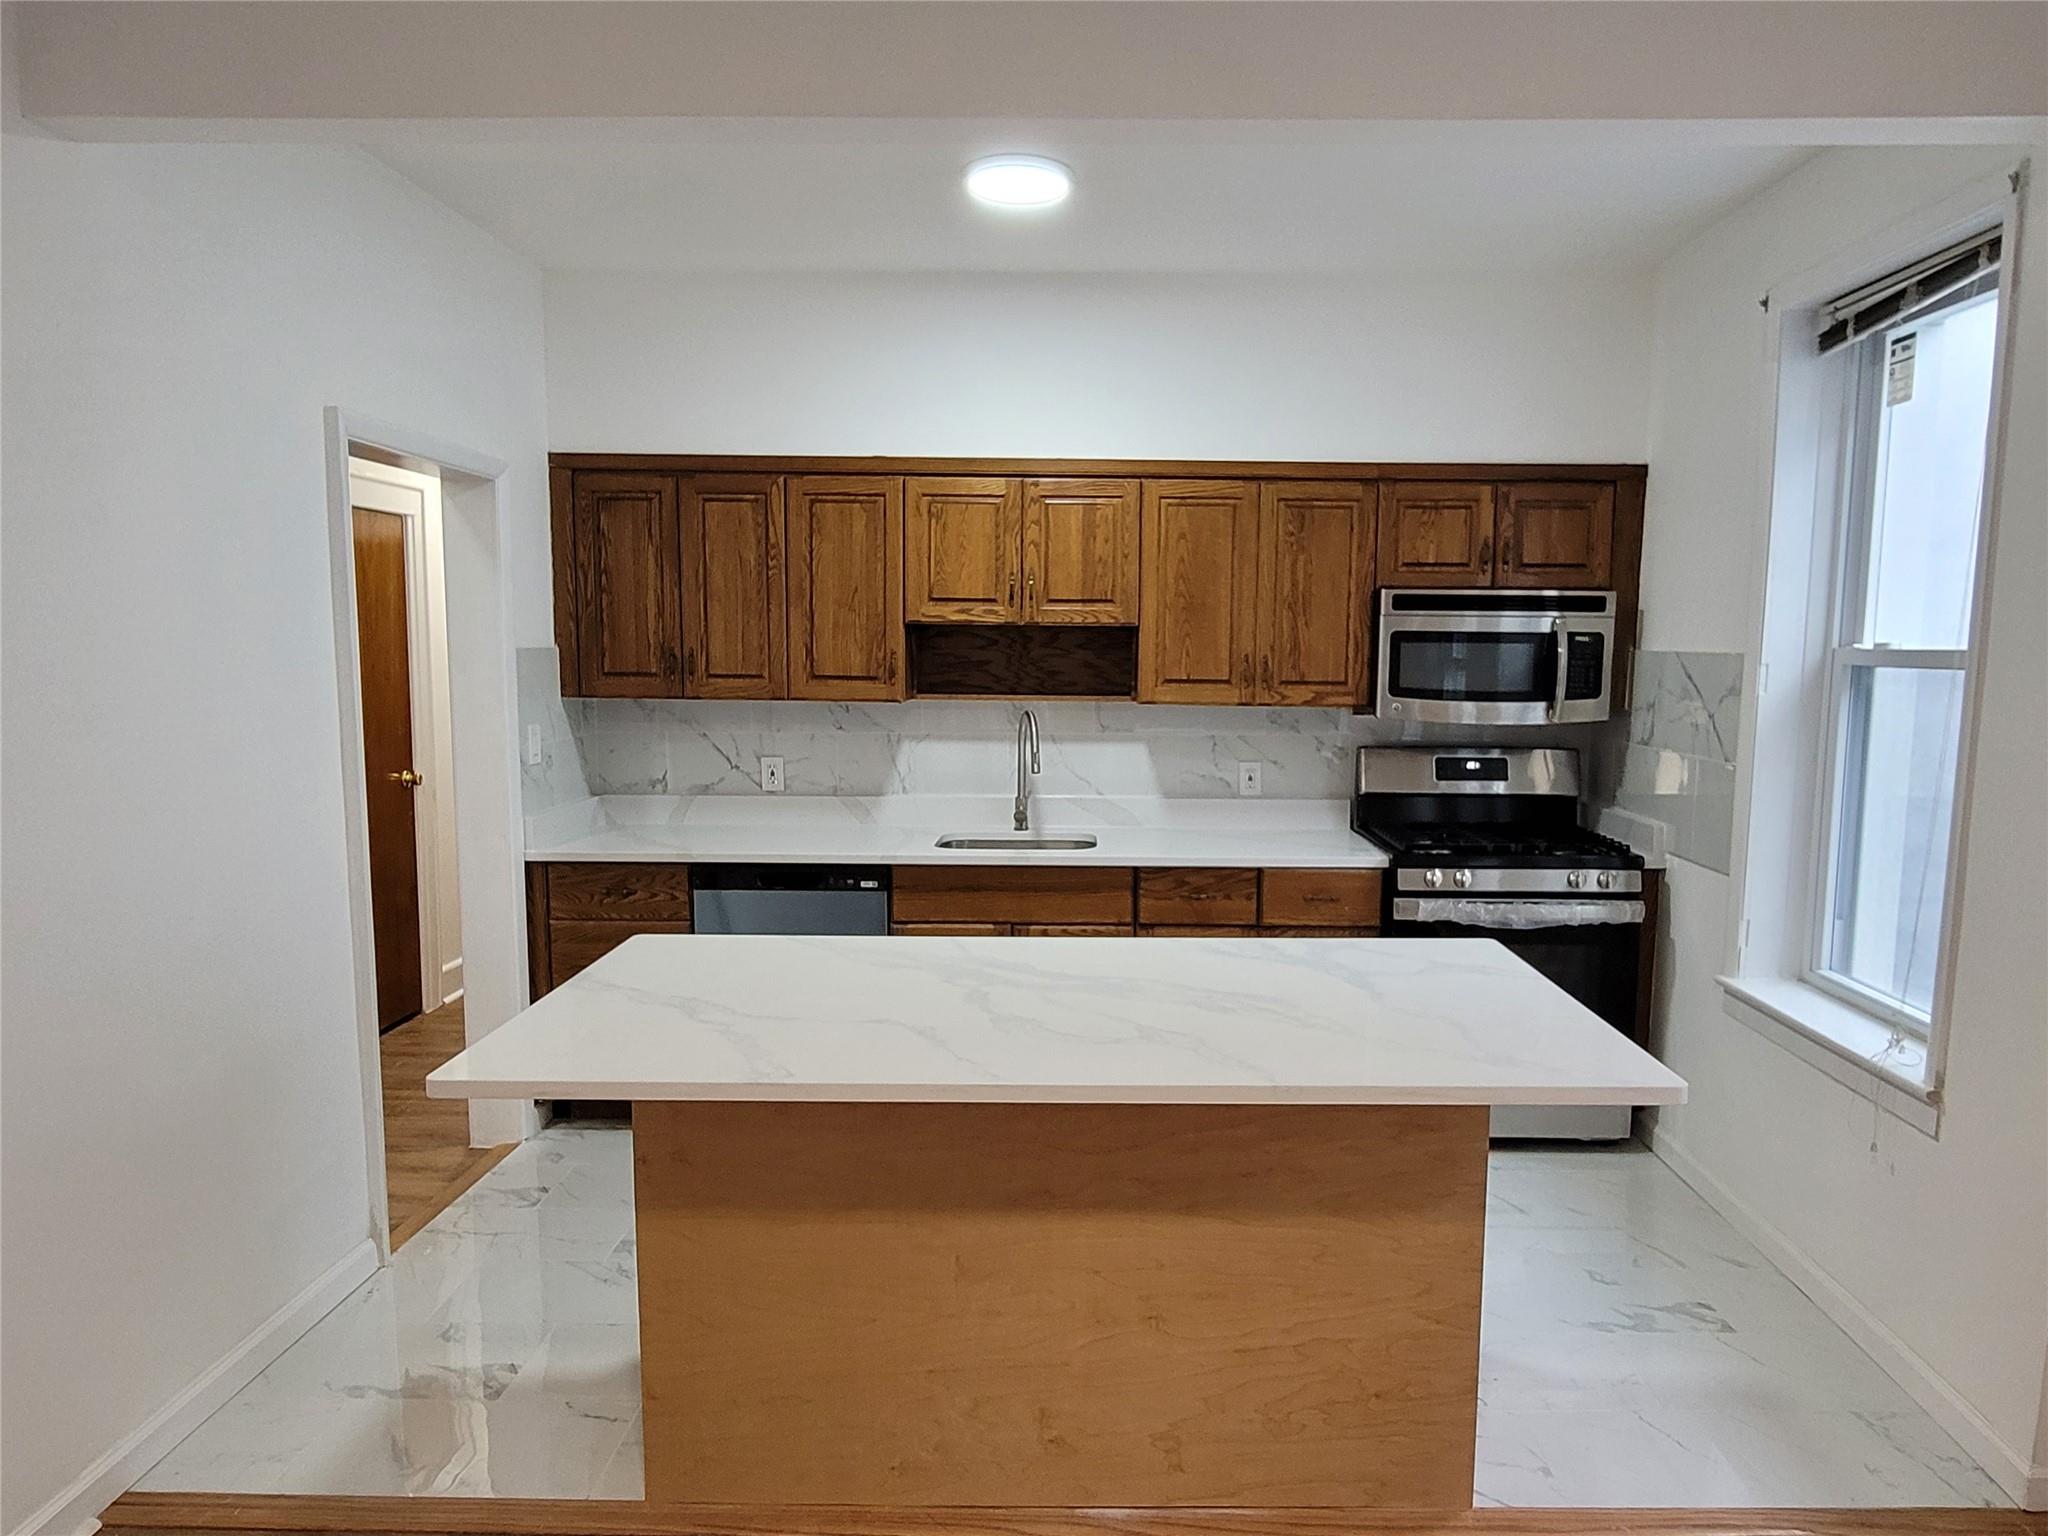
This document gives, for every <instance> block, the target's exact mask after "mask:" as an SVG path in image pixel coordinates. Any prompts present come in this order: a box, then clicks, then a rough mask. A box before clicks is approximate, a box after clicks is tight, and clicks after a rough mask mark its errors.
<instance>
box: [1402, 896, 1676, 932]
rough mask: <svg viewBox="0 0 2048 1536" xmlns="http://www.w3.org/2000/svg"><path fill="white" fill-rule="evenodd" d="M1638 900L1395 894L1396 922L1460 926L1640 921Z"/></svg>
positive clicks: (1519, 926) (1588, 924)
mask: <svg viewBox="0 0 2048 1536" xmlns="http://www.w3.org/2000/svg"><path fill="white" fill-rule="evenodd" d="M1642 920H1643V904H1642V903H1641V902H1640V901H1543V900H1540V899H1539V900H1534V901H1531V900H1527V899H1524V900H1519V901H1486V900H1482V899H1479V898H1477V897H1471V896H1397V897H1396V898H1394V921H1395V922H1397V923H1455V924H1456V925H1457V926H1458V927H1460V928H1494V929H1503V930H1509V929H1528V928H1590V927H1594V926H1598V925H1604V924H1622V923H1640V922H1641V921H1642Z"/></svg>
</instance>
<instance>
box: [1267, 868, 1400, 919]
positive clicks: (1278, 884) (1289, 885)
mask: <svg viewBox="0 0 2048 1536" xmlns="http://www.w3.org/2000/svg"><path fill="white" fill-rule="evenodd" d="M1259 925H1260V926H1261V927H1267V928H1377V927H1379V925H1380V872H1379V871H1378V870H1376V869H1269V870H1266V871H1265V872H1264V873H1263V874H1262V875H1261V876H1260V878H1259Z"/></svg>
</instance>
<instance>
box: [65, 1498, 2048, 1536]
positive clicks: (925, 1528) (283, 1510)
mask: <svg viewBox="0 0 2048 1536" xmlns="http://www.w3.org/2000/svg"><path fill="white" fill-rule="evenodd" d="M100 1519H101V1533H102V1536H174V1533H175V1536H194V1533H201V1532H216V1533H220V1536H287V1533H290V1536H303V1533H306V1532H319V1533H323V1536H543V1533H550V1536H1581V1533H1583V1536H2048V1516H2044V1515H2029V1514H2022V1513H2020V1512H2018V1511H2017V1510H1996V1509H1838V1510H1828V1509H1721V1510H1710V1509H1471V1510H1456V1511H1451V1512H1448V1513H1431V1512H1417V1511H1412V1510H1410V1511H1402V1510H1389V1509H1370V1510H1356V1509H1286V1510H1278V1509H1172V1510H1161V1509H1117V1510H1098V1509H940V1508H927V1509H843V1508H833V1507H830V1506H824V1505H809V1506H793V1505H787V1504H784V1505H773V1504H761V1505H748V1506H743V1507H735V1506H730V1505H711V1504H695V1505H692V1504H669V1505H660V1504H629V1503H619V1502H612V1501H606V1500H581V1499H403V1498H397V1499H394V1498H340V1497H321V1496H316V1495H306V1494H239V1493H221V1494H191V1493H131V1494H126V1495H124V1496H123V1497H121V1498H120V1499H118V1500H116V1501H115V1502H114V1504H113V1506H112V1507H111V1508H110V1509H108V1510H107V1512H106V1513H105V1514H104V1515H102V1516H101V1517H100Z"/></svg>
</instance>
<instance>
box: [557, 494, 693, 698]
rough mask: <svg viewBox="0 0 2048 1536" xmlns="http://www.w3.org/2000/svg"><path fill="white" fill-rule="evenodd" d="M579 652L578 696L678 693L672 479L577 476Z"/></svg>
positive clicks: (678, 583) (677, 534)
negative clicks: (579, 687)
mask: <svg viewBox="0 0 2048 1536" xmlns="http://www.w3.org/2000/svg"><path fill="white" fill-rule="evenodd" d="M575 521H576V539H575V542H576V576H577V595H576V602H577V608H578V611H579V615H580V625H579V629H578V637H577V638H578V643H577V652H578V659H579V668H578V670H579V674H580V680H581V684H582V688H581V691H582V693H583V694H584V695H586V696H589V697H594V698H631V699H668V698H679V697H681V696H682V691H683V647H682V622H681V614H680V608H681V603H680V597H681V591H682V573H681V570H680V568H679V567H680V564H681V562H680V559H679V553H680V551H679V545H680V543H681V531H680V529H679V528H678V527H677V524H676V482H675V478H674V477H673V476H671V475H655V474H638V473H631V474H629V473H611V472H591V473H584V474H579V475H577V477H576V518H575Z"/></svg>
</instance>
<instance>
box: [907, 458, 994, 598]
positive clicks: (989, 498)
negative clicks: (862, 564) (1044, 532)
mask: <svg viewBox="0 0 2048 1536" xmlns="http://www.w3.org/2000/svg"><path fill="white" fill-rule="evenodd" d="M1023 528H1024V519H1023V487H1022V486H1021V485H1020V484H1019V483H1018V482H1017V481H1015V480H1005V479H1001V478H991V477H986V476H981V477H975V478H969V479H934V478H918V479H912V480H908V481H906V482H904V487H903V532H904V579H905V581H906V582H907V586H906V587H905V590H904V616H905V617H906V618H910V619H919V620H923V621H925V622H937V623H954V624H1015V623H1017V622H1018V621H1019V620H1020V619H1021V618H1022V617H1023V613H1024V596H1023V590H1022V588H1023V583H1022V581H1021V579H1020V575H1019V566H1020V564H1021V562H1022V549H1023V537H1024V533H1023Z"/></svg>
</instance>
